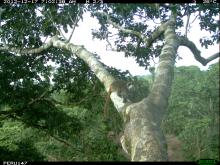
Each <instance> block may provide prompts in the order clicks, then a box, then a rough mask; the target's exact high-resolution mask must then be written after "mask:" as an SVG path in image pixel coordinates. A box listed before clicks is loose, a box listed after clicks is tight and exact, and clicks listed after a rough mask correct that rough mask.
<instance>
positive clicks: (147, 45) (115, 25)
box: [102, 12, 169, 47]
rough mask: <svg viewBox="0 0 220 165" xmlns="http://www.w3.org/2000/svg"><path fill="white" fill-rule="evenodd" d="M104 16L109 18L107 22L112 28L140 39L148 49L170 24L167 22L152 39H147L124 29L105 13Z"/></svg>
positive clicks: (157, 30)
mask: <svg viewBox="0 0 220 165" xmlns="http://www.w3.org/2000/svg"><path fill="white" fill-rule="evenodd" d="M102 14H103V15H105V16H106V17H107V22H108V23H109V24H111V25H112V26H114V27H115V28H117V29H119V30H121V31H122V32H124V33H129V34H133V35H135V36H137V37H139V38H140V39H141V40H142V41H143V42H144V43H145V45H146V47H150V46H151V45H152V43H153V42H154V41H155V40H156V39H157V38H158V37H159V36H160V35H161V34H162V33H163V32H164V31H165V29H166V27H167V25H168V23H169V22H166V23H164V24H162V25H160V26H159V27H158V28H157V29H156V30H155V31H154V32H153V33H152V35H151V37H150V38H147V37H145V36H144V35H143V34H142V33H140V32H137V31H135V30H130V29H126V28H123V27H122V26H120V25H118V24H117V23H115V22H113V21H112V20H111V18H110V16H109V15H108V14H107V13H105V12H103V13H102Z"/></svg>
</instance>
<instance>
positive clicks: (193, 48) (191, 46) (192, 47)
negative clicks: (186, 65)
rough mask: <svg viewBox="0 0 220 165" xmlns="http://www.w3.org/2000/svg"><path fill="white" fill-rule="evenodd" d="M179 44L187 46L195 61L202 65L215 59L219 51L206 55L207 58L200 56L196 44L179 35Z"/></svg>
mask: <svg viewBox="0 0 220 165" xmlns="http://www.w3.org/2000/svg"><path fill="white" fill-rule="evenodd" d="M179 44H180V46H186V47H188V48H189V49H190V50H191V52H192V53H193V55H194V57H195V59H196V60H197V61H199V62H200V63H201V64H202V65H204V66H205V65H206V64H208V63H209V62H210V61H212V60H214V59H216V58H218V57H219V52H217V53H215V54H213V55H211V56H210V57H208V58H207V59H205V58H204V57H202V56H201V52H200V50H199V49H198V48H197V47H196V45H195V44H194V43H193V42H192V41H190V40H189V39H188V38H186V37H184V36H181V37H179Z"/></svg>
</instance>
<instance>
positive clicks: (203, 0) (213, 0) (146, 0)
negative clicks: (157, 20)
mask: <svg viewBox="0 0 220 165" xmlns="http://www.w3.org/2000/svg"><path fill="white" fill-rule="evenodd" d="M66 2H67V3H73V2H75V3H90V4H99V3H176V4H178V3H204V4H208V3H218V2H219V0H176V1H174V0H66Z"/></svg>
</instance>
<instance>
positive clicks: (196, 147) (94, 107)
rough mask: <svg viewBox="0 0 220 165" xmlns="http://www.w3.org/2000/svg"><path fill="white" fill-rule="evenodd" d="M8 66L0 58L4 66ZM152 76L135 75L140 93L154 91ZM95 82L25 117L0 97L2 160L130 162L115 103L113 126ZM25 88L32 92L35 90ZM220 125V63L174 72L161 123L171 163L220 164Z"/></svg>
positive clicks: (40, 105) (59, 95)
mask: <svg viewBox="0 0 220 165" xmlns="http://www.w3.org/2000/svg"><path fill="white" fill-rule="evenodd" d="M4 63H5V61H4V60H1V65H3V64H4ZM151 78H152V77H151V76H146V77H136V79H135V80H134V81H136V83H137V84H139V86H141V87H142V89H141V90H140V91H143V89H145V90H147V89H148V90H149V91H150V88H151V82H152V81H151ZM96 83H97V84H96V86H94V87H93V88H92V87H91V86H90V85H91V84H90V85H88V86H87V87H85V88H84V90H83V94H82V93H81V94H80V93H79V92H78V93H77V92H74V93H71V92H65V91H64V90H61V91H60V92H54V93H51V95H50V96H48V97H47V99H44V100H43V99H42V100H40V99H39V100H38V103H36V104H35V105H34V106H33V107H32V109H29V111H28V112H27V113H25V114H24V115H21V116H20V117H17V116H13V115H12V114H10V116H7V111H10V108H11V105H10V104H6V103H4V100H3V99H2V98H1V116H0V117H1V120H0V124H1V125H0V126H1V127H0V142H1V143H0V159H1V161H3V160H28V161H125V160H126V158H125V157H124V156H123V155H122V154H121V152H120V150H119V148H120V145H119V143H117V139H113V138H111V134H114V133H118V132H119V131H120V129H121V128H120V127H121V126H120V125H116V121H115V120H120V117H119V116H118V113H117V112H116V110H115V109H114V107H113V106H112V105H111V107H110V112H111V113H110V120H111V122H108V123H105V122H103V120H102V115H103V104H104V101H105V96H106V93H105V92H104V90H103V88H102V87H101V86H100V85H99V83H98V81H97V82H96ZM146 84H148V86H146ZM51 88H52V85H51ZM26 90H27V91H26V92H27V94H28V93H29V92H30V93H32V91H31V88H30V89H26ZM23 92H25V91H23ZM18 94H19V93H18ZM140 94H141V93H140ZM76 95H77V96H78V98H77V99H76ZM24 96H25V95H24ZM75 100H77V101H75ZM46 102H47V103H48V104H43V103H46ZM52 102H53V103H52ZM21 103H22V102H21ZM8 117H9V118H8ZM218 122H219V63H217V64H213V65H211V66H210V68H209V69H208V70H207V71H201V70H200V69H199V68H198V67H196V66H189V67H178V68H175V77H174V82H173V89H172V94H171V97H170V99H169V108H168V114H167V116H166V117H165V119H164V120H163V125H162V128H163V130H164V132H165V135H166V137H167V141H168V152H169V156H170V158H169V159H170V160H174V161H175V160H177V161H181V160H182V161H195V160H198V159H202V158H212V159H216V160H219V157H218V156H219V141H218V140H217V139H219V132H218V131H219V123H218Z"/></svg>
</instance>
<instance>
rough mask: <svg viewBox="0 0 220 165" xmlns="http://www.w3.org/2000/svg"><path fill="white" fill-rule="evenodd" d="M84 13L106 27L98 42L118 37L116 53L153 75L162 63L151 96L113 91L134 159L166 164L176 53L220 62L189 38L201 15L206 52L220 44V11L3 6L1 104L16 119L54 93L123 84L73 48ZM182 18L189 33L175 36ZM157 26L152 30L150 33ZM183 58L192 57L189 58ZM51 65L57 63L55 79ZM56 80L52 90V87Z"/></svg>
mask: <svg viewBox="0 0 220 165" xmlns="http://www.w3.org/2000/svg"><path fill="white" fill-rule="evenodd" d="M84 12H90V13H91V16H92V17H96V18H97V19H98V20H99V23H100V25H101V26H100V29H99V30H98V31H94V32H93V36H94V37H97V38H99V39H105V40H106V41H107V42H108V44H109V46H110V47H111V48H112V45H111V44H112V41H111V42H110V39H112V36H117V38H114V43H115V45H114V46H113V47H116V50H117V51H124V52H125V55H126V56H133V57H135V58H136V61H137V63H138V64H139V65H140V66H145V67H146V68H148V67H149V61H150V60H151V59H154V58H159V64H158V67H157V68H156V71H155V73H154V81H153V86H152V89H151V92H150V94H148V96H147V97H145V98H142V99H139V100H137V99H124V97H125V96H124V94H123V95H121V94H120V92H121V91H120V89H117V90H116V91H113V92H111V94H110V98H111V100H112V102H113V103H114V106H115V108H116V109H117V111H118V112H119V113H120V115H121V116H122V118H123V121H124V130H123V133H122V136H121V138H120V139H121V144H122V148H123V150H124V151H125V152H126V153H127V154H128V155H129V157H130V160H131V161H164V160H167V159H168V158H167V151H166V140H165V138H164V136H163V133H162V131H161V129H160V125H161V122H162V119H163V116H164V114H165V113H166V109H167V106H168V99H169V96H170V93H171V87H172V80H173V70H174V65H175V60H176V57H177V50H178V48H179V47H180V46H185V47H187V48H189V49H190V50H191V52H192V53H193V55H194V57H195V59H196V60H197V61H198V62H200V63H201V64H202V65H206V64H208V63H209V62H210V61H212V60H214V59H216V58H218V57H219V52H216V53H215V54H214V55H210V56H209V57H208V58H207V59H206V58H203V57H202V55H201V52H200V50H199V49H198V48H197V47H196V45H195V44H194V43H193V42H192V41H190V40H189V39H188V37H187V31H188V27H189V24H190V22H189V21H188V20H189V17H190V16H191V17H192V15H193V14H195V19H199V21H200V28H201V29H205V30H207V31H209V32H210V34H211V36H210V37H209V38H205V39H201V40H200V42H201V45H202V46H206V47H207V46H209V45H213V44H214V43H215V42H218V39H219V38H218V22H217V21H216V20H215V19H214V18H215V17H216V16H217V15H218V13H219V11H218V5H217V4H176V5H174V4H145V3H143V4H96V5H93V4H91V5H79V4H75V5H67V4H56V5H45V4H44V5H42V4H36V5H20V4H13V5H2V6H1V8H0V18H1V20H0V23H1V26H0V38H1V45H0V52H1V56H0V58H1V61H0V78H1V79H0V81H1V82H0V89H1V96H0V101H1V102H7V103H8V104H10V105H11V107H12V110H11V111H10V112H11V113H13V114H14V113H15V114H16V115H20V114H22V113H25V107H30V106H31V105H33V104H34V103H35V102H37V101H39V100H43V99H44V98H45V97H46V96H48V95H49V94H50V92H53V90H57V89H68V90H79V91H80V89H83V87H84V86H85V85H86V83H89V82H90V81H91V79H92V78H93V76H94V75H95V76H96V77H97V78H98V79H99V81H100V82H101V83H102V84H103V85H104V87H105V89H106V91H107V92H108V91H109V89H110V87H111V85H112V84H114V83H117V82H118V81H117V78H116V77H114V76H113V75H112V74H111V73H110V72H109V71H108V69H106V66H105V65H103V64H102V63H101V62H100V61H99V58H98V57H97V55H96V54H93V53H92V52H89V51H88V50H87V49H85V48H84V46H82V45H74V44H73V43H71V42H70V40H71V37H72V33H73V32H74V29H75V27H76V26H77V23H78V22H79V20H80V19H82V16H83V13H84ZM15 13H16V14H15ZM184 17H187V18H188V19H187V23H186V27H185V29H186V30H185V31H184V32H183V33H177V32H176V31H177V30H178V29H179V28H181V27H183V26H184V24H183V18H184ZM155 22H157V23H155ZM152 23H154V26H150V24H151V25H152ZM68 26H69V27H71V32H70V36H69V37H68V38H66V37H65V36H64V34H63V31H65V32H68ZM112 28H115V29H117V33H116V34H113V35H112V31H111V29H112ZM85 40H86V38H85ZM183 58H187V55H186V57H183ZM48 61H53V62H55V63H56V64H57V70H56V72H54V70H53V69H52V67H51V66H50V64H49V63H48ZM52 75H53V77H54V78H53V82H54V84H55V85H54V88H50V78H51V76H52ZM72 86H74V88H73V87H72ZM129 89H130V88H129ZM30 91H31V92H30ZM130 95H132V96H135V95H138V93H135V91H134V90H132V91H130V90H127V91H126V96H128V97H130ZM131 98H133V97H131ZM45 100H46V99H45ZM47 101H48V100H47ZM4 113H6V112H4V111H2V112H1V114H3V115H4ZM7 113H8V111H7Z"/></svg>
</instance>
